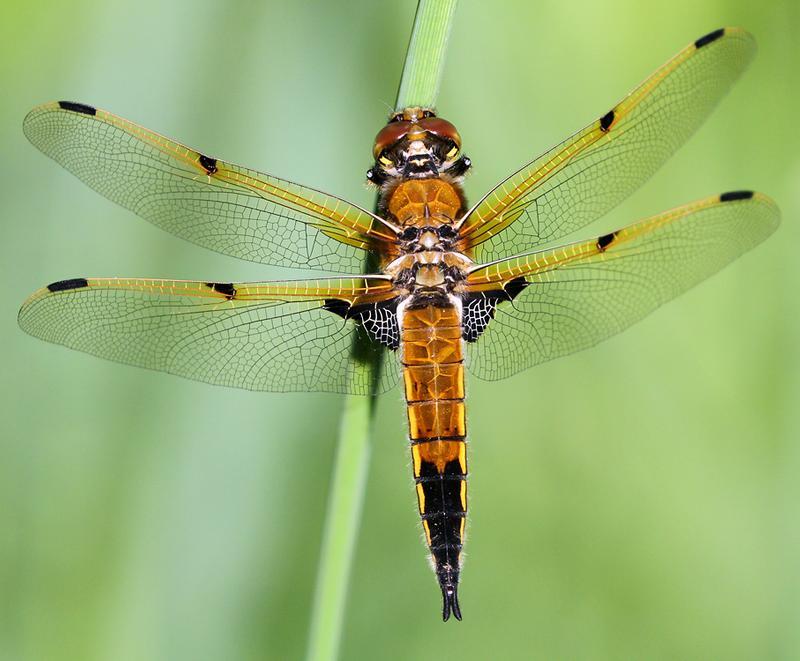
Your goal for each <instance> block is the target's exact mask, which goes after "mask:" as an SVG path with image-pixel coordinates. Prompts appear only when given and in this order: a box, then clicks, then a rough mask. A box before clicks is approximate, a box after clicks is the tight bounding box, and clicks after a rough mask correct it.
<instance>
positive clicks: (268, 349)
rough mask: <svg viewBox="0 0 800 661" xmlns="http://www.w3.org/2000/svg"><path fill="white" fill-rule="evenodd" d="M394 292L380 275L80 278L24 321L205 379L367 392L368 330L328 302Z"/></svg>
mask: <svg viewBox="0 0 800 661" xmlns="http://www.w3.org/2000/svg"><path fill="white" fill-rule="evenodd" d="M392 296H393V293H392V288H391V283H390V282H389V281H387V280H385V279H383V278H379V277H360V278H332V279H323V280H298V281H287V282H264V283H245V284H234V283H204V282H190V281H175V280H124V279H84V278H76V279H73V280H64V281H61V282H57V283H53V284H52V285H49V286H48V287H46V288H43V289H40V290H39V291H37V292H35V293H34V294H33V295H32V296H31V297H30V298H29V299H28V300H27V301H26V302H25V303H24V304H23V306H22V309H21V310H20V313H19V324H20V326H21V327H22V328H23V330H25V331H26V332H28V333H30V334H31V335H34V336H36V337H39V338H41V339H43V340H47V341H48V342H55V343H57V344H63V345H65V346H68V347H70V348H73V349H78V350H79V351H85V352H86V353H90V354H94V355H96V356H100V357H102V358H106V359H109V360H114V361H118V362H121V363H127V364H130V365H136V366H138V367H146V368H148V369H153V370H158V371H162V372H169V373H171V374H177V375H179V376H183V377H187V378H189V379H195V380H198V381H205V382H207V383H213V384H217V385H223V386H233V387H236V388H245V389H248V390H270V391H279V392H285V391H326V392H338V393H355V394H369V393H370V392H371V381H370V379H371V372H370V370H369V369H368V367H367V365H366V363H365V362H364V361H363V360H354V359H352V353H353V343H354V342H355V341H356V340H357V339H359V340H364V339H366V338H365V337H364V336H363V333H364V331H363V330H362V329H361V327H360V326H357V325H356V324H355V322H353V321H352V320H345V318H343V316H340V315H337V314H335V313H333V312H331V311H330V309H337V303H341V304H342V305H344V306H345V308H346V307H347V306H350V305H354V304H355V305H364V306H368V305H370V304H377V303H379V302H380V301H384V300H387V299H389V298H391V297H392ZM339 309H341V306H339ZM365 346H367V347H373V350H376V351H377V349H374V345H371V344H369V343H366V344H365ZM360 355H361V356H362V358H364V357H365V356H364V354H363V353H361V354H360ZM367 358H368V356H367ZM385 363H388V364H385V365H384V368H383V374H382V375H381V377H380V379H381V381H380V383H379V384H378V387H377V389H378V390H379V391H383V390H386V389H388V388H391V387H392V386H393V385H394V383H395V382H396V380H397V368H396V366H395V365H394V361H391V360H389V361H385Z"/></svg>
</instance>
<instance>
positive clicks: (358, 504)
mask: <svg viewBox="0 0 800 661" xmlns="http://www.w3.org/2000/svg"><path fill="white" fill-rule="evenodd" d="M455 7H456V0H420V2H419V4H418V6H417V13H416V15H415V16H414V28H413V31H412V34H411V41H410V43H409V46H408V52H407V54H406V62H405V66H404V67H403V76H402V79H401V81H400V89H399V91H398V94H397V103H396V104H395V107H396V108H397V109H402V108H405V107H408V106H414V105H418V106H423V107H433V106H434V103H435V101H436V97H437V95H438V92H439V84H440V82H441V78H442V70H443V68H444V54H445V49H446V46H447V39H448V36H449V34H450V26H451V23H452V19H453V14H454V12H455ZM375 266H377V260H376V259H375V256H374V255H371V256H370V257H368V258H367V260H366V263H365V272H367V273H369V272H372V271H373V270H374V268H375ZM365 356H366V358H365ZM353 359H354V360H359V361H365V360H366V361H367V364H369V368H370V371H371V374H372V378H371V380H372V383H373V389H372V390H373V392H372V394H371V395H370V396H368V397H361V396H357V395H348V396H347V397H346V398H345V401H344V411H343V413H342V420H341V425H340V427H339V441H338V446H337V450H336V461H335V464H334V468H333V478H332V481H331V488H330V497H329V499H328V510H327V512H326V515H325V530H324V533H323V540H322V550H321V554H320V563H319V568H318V572H317V585H316V590H315V593H314V605H313V612H312V618H311V629H310V632H309V640H308V653H307V659H308V661H333V660H335V659H336V658H337V657H338V653H339V645H340V642H341V638H342V625H343V623H344V617H345V607H346V601H347V589H348V585H349V583H350V574H351V569H352V566H353V557H354V555H355V548H356V540H357V538H358V530H359V526H360V524H361V513H362V511H363V508H364V495H365V492H366V486H367V475H368V472H369V460H370V450H371V446H370V435H371V428H372V420H373V418H374V414H375V403H376V393H375V386H377V383H378V380H379V375H380V369H381V362H382V356H381V354H379V353H375V352H374V351H371V352H370V350H369V349H367V350H366V351H365V347H364V345H363V343H360V342H358V341H356V343H354V345H353Z"/></svg>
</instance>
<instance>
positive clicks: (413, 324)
mask: <svg viewBox="0 0 800 661" xmlns="http://www.w3.org/2000/svg"><path fill="white" fill-rule="evenodd" d="M400 338H401V341H400V349H401V363H402V368H403V382H404V385H405V395H406V401H407V403H408V426H409V436H410V438H411V456H412V460H413V467H414V480H415V482H416V489H417V500H418V503H419V512H420V517H421V518H422V527H423V529H424V530H425V537H426V539H427V542H428V547H429V548H430V552H431V556H432V557H433V561H434V564H435V566H436V574H437V577H438V579H439V585H440V586H441V588H442V595H443V598H444V610H443V616H444V618H445V619H447V618H448V617H449V615H450V613H451V612H452V613H453V615H455V617H456V618H458V619H461V612H460V610H459V607H458V598H457V586H458V579H459V572H460V568H461V547H462V544H463V541H464V526H465V523H466V512H467V482H466V480H467V457H466V450H467V444H466V434H467V428H466V416H465V409H464V349H463V344H464V341H463V339H462V332H461V318H460V312H459V310H458V309H457V308H456V307H454V306H450V305H447V306H445V307H441V306H438V305H426V306H424V307H415V308H410V309H406V310H405V311H404V312H403V314H402V325H401V329H400Z"/></svg>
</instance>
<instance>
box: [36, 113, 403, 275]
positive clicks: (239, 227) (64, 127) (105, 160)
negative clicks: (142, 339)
mask: <svg viewBox="0 0 800 661" xmlns="http://www.w3.org/2000/svg"><path fill="white" fill-rule="evenodd" d="M23 128H24V130H25V135H26V136H27V137H28V139H29V140H30V141H31V142H32V143H33V144H34V145H35V146H36V147H38V148H39V149H40V150H41V151H42V152H44V153H45V154H47V155H48V156H50V157H51V158H52V159H54V160H55V161H56V162H58V163H59V164H60V165H62V166H64V167H65V168H66V169H67V170H69V171H70V172H72V173H73V174H74V175H76V176H77V177H78V178H79V179H81V180H82V181H83V182H84V183H86V184H88V185H89V186H90V187H91V188H93V189H94V190H96V191H97V192H99V193H100V194H101V195H104V196H105V197H107V198H108V199H110V200H112V201H114V202H116V203H117V204H120V205H122V206H123V207H126V208H127V209H130V210H131V211H133V212H134V213H136V214H138V215H139V216H141V217H142V218H144V219H145V220H148V221H150V222H151V223H153V224H154V225H157V226H158V227H161V228H162V229H165V230H167V231H168V232H171V233H172V234H175V235H176V236H179V237H181V238H184V239H187V240H189V241H192V242H194V243H197V244H199V245H201V246H204V247H206V248H210V249H211V250H216V251H218V252H221V253H225V254H227V255H232V256H234V257H239V258H241V259H247V260H250V261H254V262H260V263H263V264H273V265H276V266H284V267H295V268H312V269H320V270H325V271H336V272H358V271H360V270H361V267H362V265H363V262H364V252H363V251H364V249H375V250H382V249H384V250H388V249H387V248H386V247H385V245H384V244H386V242H387V241H388V242H391V241H392V240H393V238H394V233H393V232H392V231H391V230H389V229H388V228H387V227H386V226H385V225H384V224H382V221H380V219H378V218H377V217H376V216H374V215H373V214H371V213H369V212H368V211H366V210H364V209H362V208H360V207H357V206H355V205H353V204H350V203H348V202H345V201H344V200H341V199H339V198H338V197H334V196H333V195H328V194H326V193H322V192H319V191H316V190H313V189H311V188H306V187H305V186H300V185H299V184H294V183H292V182H289V181H285V180H282V179H278V178H277V177H273V176H271V175H267V174H263V173H261V172H256V171H255V170H249V169H247V168H243V167H240V166H238V165H233V164H231V163H225V162H224V161H221V160H218V159H214V158H211V157H209V156H206V155H204V154H202V153H200V152H198V151H195V150H193V149H190V148H189V147H185V146H184V145H181V144H179V143H177V142H174V141H172V140H169V139H168V138H165V137H163V136H161V135H159V134H157V133H154V132H152V131H149V130H147V129H145V128H142V127H141V126H138V125H137V124H134V123H133V122H129V121H128V120H126V119H123V118H121V117H117V116H116V115H113V114H111V113H109V112H106V111H105V110H101V109H97V108H93V107H91V106H86V105H83V104H79V103H71V102H65V101H61V102H54V103H48V104H45V105H42V106H39V107H37V108H35V109H34V110H32V111H31V112H30V113H29V114H28V116H27V117H26V118H25V122H24V125H23Z"/></svg>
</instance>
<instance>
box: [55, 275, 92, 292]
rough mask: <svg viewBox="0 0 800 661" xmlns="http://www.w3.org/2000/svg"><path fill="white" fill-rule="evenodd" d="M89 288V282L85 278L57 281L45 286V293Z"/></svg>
mask: <svg viewBox="0 0 800 661" xmlns="http://www.w3.org/2000/svg"><path fill="white" fill-rule="evenodd" d="M88 286H89V281H88V280H86V278H70V279H69V280H59V281H58V282H51V283H50V284H49V285H47V291H50V292H54V291H69V290H70V289H83V288H84V287H88Z"/></svg>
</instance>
